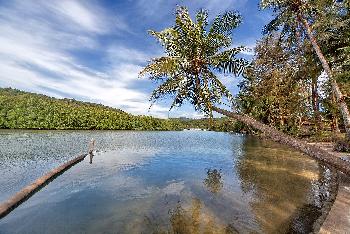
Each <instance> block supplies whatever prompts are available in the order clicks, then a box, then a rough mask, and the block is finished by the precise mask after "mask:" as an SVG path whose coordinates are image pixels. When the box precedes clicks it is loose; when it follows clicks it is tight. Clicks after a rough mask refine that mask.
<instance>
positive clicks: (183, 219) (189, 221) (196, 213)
mask: <svg viewBox="0 0 350 234" xmlns="http://www.w3.org/2000/svg"><path fill="white" fill-rule="evenodd" d="M169 215H170V217H169V221H170V228H162V227H160V225H159V224H158V225H157V223H156V222H155V221H152V220H151V219H150V218H149V217H146V220H147V223H148V225H149V227H150V228H151V230H149V233H153V234H199V233H205V234H219V233H220V234H221V233H224V234H236V233H238V231H237V230H236V229H235V227H234V226H233V225H231V224H229V225H227V226H225V225H222V224H219V223H217V222H216V221H215V217H214V216H213V215H210V214H208V213H206V212H205V211H204V206H203V204H202V201H201V200H200V199H199V198H193V199H192V201H191V206H190V208H189V209H185V208H183V205H182V204H181V202H178V204H177V206H176V207H175V208H174V209H170V210H169Z"/></svg>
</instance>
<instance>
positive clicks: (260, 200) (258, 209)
mask: <svg viewBox="0 0 350 234" xmlns="http://www.w3.org/2000/svg"><path fill="white" fill-rule="evenodd" d="M274 145H275V144H272V143H269V144H267V143H266V142H264V141H259V140H257V139H253V138H251V139H249V140H248V139H247V140H246V141H245V143H244V144H243V152H244V154H243V155H242V156H241V158H240V160H239V163H237V164H236V168H237V172H238V174H239V176H240V179H241V187H242V190H243V191H244V192H245V193H249V194H252V196H253V199H252V200H251V201H250V206H251V208H252V210H253V212H254V214H255V217H256V219H257V221H258V222H259V223H260V227H261V228H262V231H263V232H265V233H289V232H290V233H309V232H311V231H312V227H313V224H314V222H315V221H316V220H317V219H318V218H319V217H320V216H321V215H322V213H321V211H322V209H327V208H328V207H325V206H328V205H329V203H330V202H333V199H334V196H333V195H334V191H335V190H336V189H337V188H336V186H337V185H336V182H337V181H336V179H337V178H336V173H332V172H331V171H330V170H329V169H328V168H326V167H325V166H322V165H320V164H316V163H315V162H314V161H313V160H312V159H310V158H308V157H303V156H302V155H297V154H295V153H292V152H291V151H289V150H276V149H274V148H270V147H274Z"/></svg>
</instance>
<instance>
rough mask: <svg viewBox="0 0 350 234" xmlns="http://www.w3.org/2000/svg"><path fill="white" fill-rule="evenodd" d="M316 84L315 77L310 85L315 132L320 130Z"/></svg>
mask: <svg viewBox="0 0 350 234" xmlns="http://www.w3.org/2000/svg"><path fill="white" fill-rule="evenodd" d="M317 83H318V79H317V77H313V78H312V84H311V89H312V90H311V96H312V109H313V111H314V121H315V127H316V130H319V129H321V126H322V123H321V115H320V104H319V97H318V84H317Z"/></svg>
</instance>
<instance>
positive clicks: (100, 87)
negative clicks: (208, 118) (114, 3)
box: [0, 1, 168, 116]
mask: <svg viewBox="0 0 350 234" xmlns="http://www.w3.org/2000/svg"><path fill="white" fill-rule="evenodd" d="M56 3H57V4H53V2H52V1H46V2H44V1H42V2H40V1H39V2H38V4H33V3H32V4H28V3H23V1H22V2H14V3H13V4H8V5H6V8H2V9H1V10H0V17H1V18H0V32H1V36H0V70H1V73H0V85H1V86H12V87H16V88H21V89H25V90H29V91H34V92H41V93H45V94H48V95H51V96H56V97H63V96H64V97H75V98H78V99H81V100H87V101H93V102H99V103H103V104H105V105H110V106H114V107H120V108H124V110H126V111H130V112H132V113H135V114H147V113H148V112H147V111H148V107H149V103H148V94H147V93H145V92H142V91H140V90H138V89H137V88H131V87H130V86H132V85H133V83H134V82H136V81H137V76H138V72H139V70H140V69H141V67H140V66H139V65H138V64H139V63H140V62H141V61H144V60H147V58H148V57H147V55H146V54H144V53H142V52H140V51H137V50H134V49H129V48H127V47H123V46H122V45H118V46H117V47H113V48H111V49H110V50H107V52H106V54H107V55H106V56H107V57H106V59H107V60H108V61H109V64H110V65H109V66H106V67H107V69H106V70H104V71H103V72H101V71H96V70H94V69H91V68H88V67H86V66H84V65H82V64H81V63H80V62H79V57H77V56H75V54H74V53H71V52H70V49H75V50H77V49H79V48H84V49H85V50H86V49H92V50H98V49H99V47H101V48H102V46H101V45H100V44H99V41H98V39H97V38H96V35H94V34H110V33H114V31H116V30H123V29H122V28H120V27H119V28H118V27H115V28H113V26H112V25H111V24H110V23H109V21H107V20H103V18H107V17H110V18H111V17H112V16H108V15H107V14H106V13H104V14H102V13H101V14H99V13H98V11H102V10H101V9H100V8H99V7H98V6H93V5H86V4H85V5H84V4H83V3H80V2H73V1H58V2H56ZM90 4H91V3H90ZM23 8H26V11H25V12H26V13H25V15H26V17H27V18H28V21H26V22H27V23H26V24H24V21H23V18H22V17H21V14H22V13H23V12H24V9H23ZM48 11H50V14H48ZM49 15H50V16H49ZM101 15H102V16H105V17H97V16H101ZM118 20H119V19H118ZM28 22H29V24H28ZM58 22H59V23H58ZM63 22H65V23H64V24H62V23H63ZM112 22H113V21H112ZM114 22H115V21H114ZM69 25H74V26H72V27H70V26H69ZM118 25H125V23H123V24H118ZM60 26H61V27H62V28H60ZM167 110H168V109H167V108H162V107H160V106H157V105H156V106H155V107H154V108H152V114H154V115H157V116H165V115H166V114H165V112H166V111H167Z"/></svg>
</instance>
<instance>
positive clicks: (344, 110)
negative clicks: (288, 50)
mask: <svg viewBox="0 0 350 234" xmlns="http://www.w3.org/2000/svg"><path fill="white" fill-rule="evenodd" d="M299 19H301V21H302V23H303V25H304V27H305V29H306V33H307V35H308V37H309V39H310V41H311V44H312V46H313V48H314V50H315V52H316V54H317V56H318V58H319V59H320V61H321V63H322V67H323V69H324V71H325V72H326V73H327V76H328V77H329V79H330V81H331V85H332V90H333V93H334V95H335V97H336V99H337V102H338V105H339V109H340V113H341V114H342V117H343V121H344V125H345V130H346V134H347V137H348V138H349V139H350V113H349V110H348V107H347V105H346V102H345V98H344V96H343V94H342V92H341V91H340V88H339V86H338V84H337V81H336V80H335V79H334V78H333V76H332V71H331V69H330V67H329V65H328V63H327V60H326V59H325V57H324V55H323V53H322V51H321V49H320V47H319V46H318V44H317V41H316V38H315V37H314V36H313V35H312V30H311V28H310V25H309V24H308V22H307V21H306V20H305V19H303V18H301V17H299Z"/></svg>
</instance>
